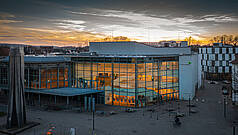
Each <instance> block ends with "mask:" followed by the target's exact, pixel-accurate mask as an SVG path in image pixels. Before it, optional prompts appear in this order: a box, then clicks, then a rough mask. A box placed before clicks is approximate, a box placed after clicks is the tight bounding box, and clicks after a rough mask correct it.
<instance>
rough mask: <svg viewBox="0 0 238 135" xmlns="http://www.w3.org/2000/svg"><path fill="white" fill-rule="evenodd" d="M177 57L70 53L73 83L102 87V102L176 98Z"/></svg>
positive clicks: (122, 103)
mask: <svg viewBox="0 0 238 135" xmlns="http://www.w3.org/2000/svg"><path fill="white" fill-rule="evenodd" d="M178 69H179V67H178V57H168V58H166V57H99V56H98V57H72V72H73V73H72V85H73V87H78V88H92V89H97V90H104V91H105V92H104V93H105V95H104V98H105V104H108V105H118V106H130V107H143V106H146V105H149V104H153V103H155V102H158V101H161V100H173V99H178V98H179V84H178V83H179V79H178V78H179V77H178V76H179V75H178Z"/></svg>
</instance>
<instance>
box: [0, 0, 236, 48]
mask: <svg viewBox="0 0 238 135" xmlns="http://www.w3.org/2000/svg"><path fill="white" fill-rule="evenodd" d="M0 3H1V4H0V42H1V43H25V44H41V45H77V44H79V43H81V42H85V41H97V40H98V39H101V38H104V37H106V36H126V37H129V38H130V39H132V40H136V41H151V42H152V41H159V40H170V39H176V40H178V39H184V38H185V37H188V36H192V37H193V38H196V39H200V40H202V39H204V38H208V37H211V36H214V35H219V34H238V0H118V1H116V0H1V2H0Z"/></svg>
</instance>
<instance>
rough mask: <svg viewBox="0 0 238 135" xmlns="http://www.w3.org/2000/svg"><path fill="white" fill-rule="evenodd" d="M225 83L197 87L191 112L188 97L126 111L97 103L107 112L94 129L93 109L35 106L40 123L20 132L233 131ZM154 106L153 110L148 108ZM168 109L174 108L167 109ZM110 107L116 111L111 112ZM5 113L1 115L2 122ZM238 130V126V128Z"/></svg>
mask: <svg viewBox="0 0 238 135" xmlns="http://www.w3.org/2000/svg"><path fill="white" fill-rule="evenodd" d="M223 85H224V84H222V83H221V82H219V83H218V84H208V83H207V81H205V88H203V89H200V90H198V91H197V94H196V97H195V98H194V99H193V100H192V101H191V104H193V105H195V106H196V107H191V109H192V110H193V111H195V112H197V113H190V115H189V111H188V110H189V109H188V107H187V105H188V101H179V102H176V101H170V102H166V103H164V104H161V105H154V106H150V107H147V108H139V109H136V110H137V111H136V112H131V113H127V112H125V109H126V108H122V107H113V106H106V105H103V106H98V107H97V110H100V111H105V112H106V115H100V116H99V115H95V130H94V132H93V131H92V113H90V112H83V113H79V112H77V111H70V110H64V111H42V110H39V109H36V108H28V109H27V115H28V116H27V119H28V121H35V122H39V123H41V125H39V126H37V127H34V128H32V129H29V130H27V131H25V132H23V133H21V134H19V135H41V134H46V132H47V131H49V129H52V131H53V132H55V134H57V135H66V134H69V131H70V129H71V128H75V129H76V135H92V134H93V135H232V122H233V121H234V120H236V121H238V113H237V111H238V108H237V107H233V106H232V105H231V102H230V99H229V101H228V104H227V113H226V114H227V115H226V118H224V105H223V101H224V100H223V98H224V97H223V95H222V92H221V88H222V86H223ZM151 109H152V110H154V111H153V112H151V111H148V110H151ZM167 110H174V111H172V112H168V111H167ZM110 111H114V112H115V113H116V114H113V115H110V114H109V113H110ZM177 112H180V113H184V114H185V116H184V117H181V118H180V120H181V122H182V124H181V125H180V126H174V124H173V121H174V114H175V113H177ZM5 121H6V117H0V124H3V123H4V122H5ZM236 132H237V133H238V130H236Z"/></svg>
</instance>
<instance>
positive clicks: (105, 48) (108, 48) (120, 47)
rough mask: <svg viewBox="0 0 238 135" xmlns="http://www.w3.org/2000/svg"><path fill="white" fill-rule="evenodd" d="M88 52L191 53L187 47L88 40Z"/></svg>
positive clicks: (128, 53)
mask: <svg viewBox="0 0 238 135" xmlns="http://www.w3.org/2000/svg"><path fill="white" fill-rule="evenodd" d="M89 52H96V53H97V54H106V55H175V54H176V55H182V54H191V49H190V48H188V47H184V48H183V47H163V48H155V47H151V46H148V45H144V44H142V43H137V42H90V46H89Z"/></svg>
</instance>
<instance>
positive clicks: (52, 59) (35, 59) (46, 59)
mask: <svg viewBox="0 0 238 135" xmlns="http://www.w3.org/2000/svg"><path fill="white" fill-rule="evenodd" d="M2 61H3V62H8V61H9V56H8V57H6V58H5V59H3V60H2ZM70 61H71V58H70V57H64V56H24V62H25V63H58V62H70Z"/></svg>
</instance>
